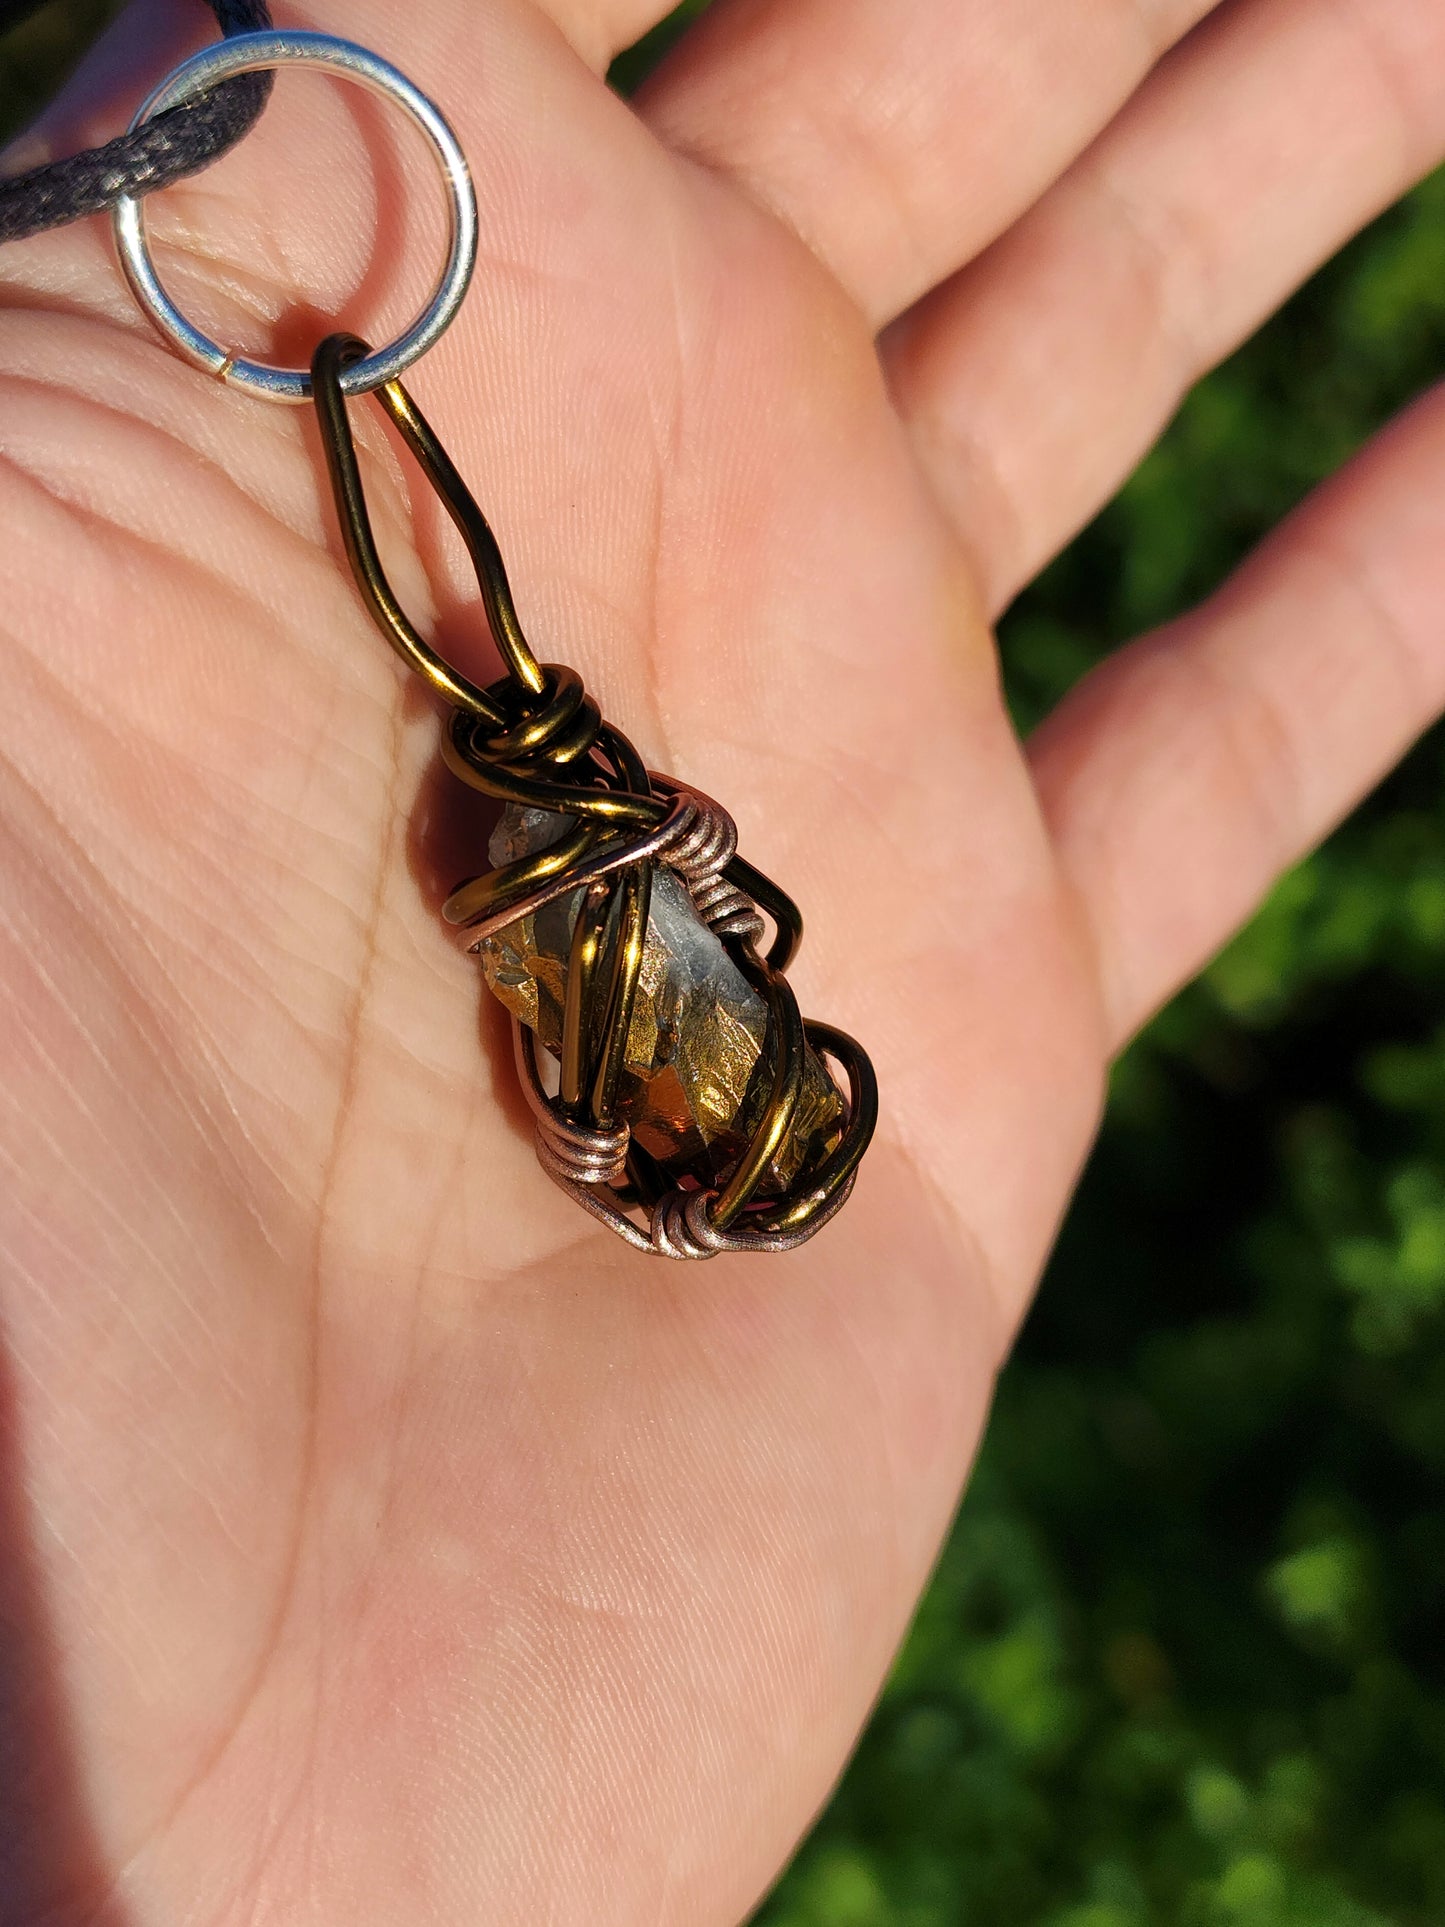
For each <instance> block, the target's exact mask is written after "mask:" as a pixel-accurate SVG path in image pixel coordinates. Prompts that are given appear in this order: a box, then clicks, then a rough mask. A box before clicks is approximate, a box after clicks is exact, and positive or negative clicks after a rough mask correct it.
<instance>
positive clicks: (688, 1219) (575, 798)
mask: <svg viewBox="0 0 1445 1927" xmlns="http://www.w3.org/2000/svg"><path fill="white" fill-rule="evenodd" d="M368 352H369V351H368V348H367V345H366V343H364V342H362V341H359V340H358V339H357V338H356V337H354V336H349V335H333V336H331V337H330V338H329V339H328V340H327V341H325V342H323V343H322V345H321V347H320V348H319V349H318V350H317V354H316V357H315V360H314V361H313V364H312V370H311V376H312V392H313V398H314V401H315V405H316V410H317V415H318V419H319V421H320V424H321V430H322V438H323V442H324V445H325V448H326V454H327V461H328V465H329V468H330V472H331V479H332V484H333V488H334V492H335V495H336V501H337V507H338V511H339V514H340V519H341V527H342V533H343V537H344V539H345V542H346V548H347V554H348V557H349V559H350V562H351V565H352V570H353V573H354V574H355V576H356V580H357V583H358V585H359V587H360V588H361V591H362V593H363V595H364V597H365V599H366V602H367V605H368V607H369V608H370V610H371V612H372V615H373V616H374V618H375V619H376V622H377V624H378V626H379V627H380V629H381V630H382V633H383V634H384V635H385V636H386V637H387V640H388V641H389V642H390V643H391V644H392V645H393V647H394V648H396V650H397V651H398V653H399V654H400V655H401V656H402V657H403V659H404V660H405V661H406V662H407V663H408V664H409V665H410V666H411V667H412V668H413V669H415V670H417V671H418V673H420V674H421V675H423V676H424V677H425V678H426V680H427V681H428V682H429V683H430V684H431V686H432V687H433V688H434V689H435V690H436V691H437V693H438V694H440V695H441V696H443V697H444V698H445V699H446V701H447V702H448V703H449V704H451V706H452V716H451V719H450V723H449V725H448V727H447V730H446V734H445V736H444V739H443V753H444V755H445V758H446V761H447V764H448V766H449V767H450V768H451V769H452V770H453V771H454V772H455V774H456V775H457V776H459V777H460V778H461V779H462V780H463V781H464V782H466V783H468V784H470V785H471V786H472V787H473V788H475V789H478V790H481V791H483V792H485V793H486V794H487V795H489V796H492V797H495V798H497V799H498V800H499V801H500V802H501V803H502V804H503V805H504V810H503V814H502V819H501V822H500V823H499V825H498V828H497V830H496V832H495V834H494V835H493V838H492V843H491V852H490V854H491V859H492V861H493V863H494V865H495V867H494V868H492V869H490V870H488V871H486V872H484V873H482V874H479V875H477V876H474V877H469V878H466V879H464V880H463V881H462V882H460V883H459V884H458V885H457V887H456V889H455V890H453V892H452V894H451V895H450V897H449V898H448V900H447V902H446V905H445V908H444V913H443V914H444V915H445V916H446V918H447V920H448V921H449V922H450V923H452V924H454V925H455V926H456V927H457V928H458V929H459V930H460V932H461V933H462V939H463V942H464V943H465V945H466V947H467V948H468V949H469V950H471V951H473V952H475V953H476V954H477V955H478V957H479V959H480V961H481V965H482V970H483V974H484V976H485V978H486V980H487V983H488V985H489V987H490V988H491V990H492V991H493V993H494V994H495V995H496V996H497V997H498V998H499V999H500V1000H501V1002H502V1003H503V1004H504V1005H505V1006H506V1007H507V1008H508V1010H509V1011H510V1012H511V1015H512V1027H513V1035H514V1042H515V1048H516V1056H517V1065H518V1071H519V1074H520V1076H521V1080H522V1085H523V1089H524V1090H525V1092H526V1094H527V1097H528V1100H529V1102H530V1104H531V1107H532V1110H533V1113H534V1115H535V1118H536V1145H537V1153H538V1156H539V1158H540V1160H541V1163H542V1165H543V1167H544V1168H545V1169H546V1170H547V1172H548V1173H549V1174H550V1175H551V1176H552V1177H553V1178H554V1179H555V1180H556V1182H557V1183H558V1184H559V1185H560V1186H561V1187H562V1189H563V1190H565V1191H566V1192H568V1194H569V1195H570V1196H571V1197H573V1198H574V1199H575V1200H576V1201H577V1202H578V1203H579V1204H580V1205H582V1207H583V1208H584V1209H585V1210H587V1211H589V1212H590V1213H591V1214H592V1215H593V1216H594V1217H595V1218H598V1219H599V1220H600V1221H601V1222H602V1223H604V1224H606V1225H607V1226H608V1227H609V1229H611V1230H612V1231H614V1232H616V1233H617V1234H618V1235H619V1236H620V1237H622V1238H624V1239H626V1240H627V1242H628V1243H629V1244H631V1245H633V1246H635V1247H637V1248H638V1249H639V1250H643V1251H649V1252H655V1253H658V1254H660V1255H662V1256H664V1257H669V1258H710V1257H712V1256H714V1255H715V1254H716V1253H718V1252H722V1251H786V1250H789V1249H791V1248H792V1247H793V1246H795V1245H798V1244H801V1243H803V1241H804V1240H805V1239H807V1238H809V1237H811V1236H812V1235H813V1233H814V1232H816V1231H818V1230H820V1229H821V1227H822V1226H823V1225H824V1224H826V1223H827V1222H828V1220H829V1219H830V1218H831V1217H832V1216H833V1215H834V1214H835V1213H836V1212H837V1211H838V1210H839V1209H840V1208H841V1206H842V1205H843V1204H844V1202H845V1201H846V1199H847V1197H848V1194H849V1192H850V1191H851V1189H852V1186H853V1180H854V1177H855V1175H856V1173H857V1169H858V1165H859V1162H860V1160H861V1159H862V1156H863V1153H864V1152H865V1151H866V1149H867V1148H868V1143H869V1140H870V1138H871V1137H872V1134H873V1129H874V1125H875V1123H876V1121H877V1111H878V1100H877V1088H876V1084H875V1080H874V1076H873V1070H872V1066H871V1065H870V1063H869V1061H868V1058H867V1056H866V1055H865V1053H864V1052H863V1050H862V1049H861V1048H860V1047H859V1045H857V1044H856V1043H855V1042H854V1041H853V1039H852V1038H851V1037H848V1036H847V1035H845V1033H844V1032H842V1031H840V1030H835V1029H834V1028H833V1027H832V1026H831V1025H828V1024H822V1023H817V1022H814V1021H811V1020H805V1019H804V1018H803V1017H802V1016H801V1014H800V1012H799V1009H798V1004H797V999H796V998H795V997H794V995H793V992H792V989H791V987H790V985H789V983H788V980H787V977H786V975H785V972H786V970H787V967H788V964H789V963H790V961H791V960H792V958H793V956H794V955H795V953H796V951H797V947H798V944H799V942H800V940H801V937H802V921H801V918H800V916H799V914H798V910H797V907H796V905H795V904H794V903H793V902H792V900H791V898H790V897H788V896H787V895H786V894H785V893H784V892H783V891H782V890H780V889H779V888H778V886H777V885H776V884H775V883H773V882H772V881H771V880H770V879H769V878H768V877H766V876H764V875H763V874H762V873H761V871H758V870H756V869H754V868H753V867H752V865H751V864H749V863H747V862H746V861H745V860H744V859H743V858H742V857H741V856H739V855H738V851H737V830H736V828H735V826H734V824H733V821H732V818H731V817H730V816H729V815H728V813H727V811H726V810H724V809H723V808H722V807H721V805H720V804H718V803H715V802H714V801H713V800H712V799H711V798H710V797H707V796H704V795H703V794H702V793H701V792H700V791H699V790H696V789H694V788H692V787H691V786H689V785H688V784H686V783H685V782H682V781H681V780H679V779H678V778H676V777H673V776H667V775H663V774H661V773H659V772H658V771H655V770H649V769H647V768H646V767H645V765H644V764H643V762H642V760H641V759H640V757H639V756H638V754H637V752H636V750H635V749H634V748H633V746H632V744H631V743H630V742H629V741H628V740H627V738H626V737H625V736H624V735H623V734H622V733H621V732H620V731H619V730H617V729H615V728H614V727H613V726H612V725H611V724H610V723H607V722H606V721H604V720H603V717H602V714H601V711H600V710H599V708H598V706H597V704H596V703H595V702H594V701H593V699H592V698H591V697H590V696H589V695H588V694H587V692H586V690H585V689H584V687H583V685H582V681H581V678H580V677H579V676H578V675H577V673H576V671H575V670H573V669H570V668H567V667H566V666H565V665H562V664H559V663H547V664H541V663H539V662H538V661H537V659H536V657H535V656H534V655H533V653H532V650H531V648H530V646H529V645H528V643H527V641H526V638H525V637H524V635H523V633H522V630H521V626H520V624H519V622H518V620H517V615H516V610H515V607H514V605H513V602H512V597H511V592H510V589H509V587H508V584H507V576H506V570H505V567H504V565H503V562H502V558H501V553H500V550H499V549H498V547H497V543H496V539H495V537H494V536H493V534H492V531H491V529H490V528H489V526H488V524H487V522H486V519H485V517H484V516H483V514H482V512H481V510H480V508H479V507H478V506H477V503H476V501H475V500H474V498H473V497H472V495H471V493H470V491H469V490H468V489H467V487H466V484H465V483H464V482H463V481H462V479H461V477H460V475H459V474H458V473H457V471H456V469H455V467H454V466H453V464H452V462H451V460H450V458H449V457H448V456H447V454H446V452H445V450H444V449H443V448H442V446H441V444H440V443H439V442H438V440H437V438H436V436H435V434H434V433H433V432H432V430H431V428H430V427H429V425H428V424H427V422H426V421H425V419H424V417H423V416H422V415H421V413H420V411H419V410H418V409H417V407H416V405H415V403H414V402H413V401H412V399H411V397H410V396H409V395H408V394H407V392H406V390H405V389H404V388H403V387H402V385H401V383H400V382H399V381H391V382H388V383H386V384H385V385H384V386H382V387H380V388H378V389H376V390H375V391H374V392H375V394H376V398H377V400H378V401H379V402H380V403H381V404H382V406H383V407H384V408H385V409H386V411H387V413H388V414H389V415H390V417H391V419H392V421H393V422H394V423H395V425H396V427H397V429H398V430H399V431H400V433H401V435H402V437H403V439H404V440H405V441H406V443H407V446H408V447H409V448H410V450H411V452H412V454H413V455H414V456H415V457H416V459H417V462H418V464H419V465H420V467H421V469H422V472H423V473H424V474H425V475H426V477H427V480H428V481H429V482H430V483H431V485H432V487H433V488H434V489H435V490H436V491H437V493H438V495H439V496H440V497H441V499H442V501H443V502H444V504H445V505H446V508H447V510H448V513H449V514H450V516H451V518H452V520H453V522H454V523H455V525H456V527H457V528H458V530H459V531H460V533H461V535H462V537H463V539H464V541H465V542H466V544H467V547H468V549H469V551H470V554H471V557H472V561H473V563H474V565H475V567H476V571H477V579H478V582H479V584H480V587H481V592H482V600H483V605H484V608H485V610H486V614H487V619H488V622H489V625H490V628H491V631H492V635H493V638H494V640H495V642H496V645H497V648H498V650H499V652H500V654H501V656H502V660H503V662H504V664H505V666H506V672H507V673H506V674H505V675H504V676H503V677H502V678H501V679H500V680H499V681H497V682H494V683H491V684H489V685H488V686H487V687H486V688H485V689H482V688H479V687H478V686H476V685H474V684H472V683H470V682H468V681H467V679H466V678H465V677H462V676H460V675H458V674H457V672H456V671H455V670H453V669H452V668H450V667H449V666H448V665H447V664H446V663H445V662H443V661H442V659H441V658H440V657H439V656H438V655H437V654H436V652H435V651H434V650H433V649H432V648H431V646H430V644H428V643H427V642H425V641H424V640H423V638H422V637H421V636H420V635H419V634H418V633H417V631H416V630H415V629H414V628H413V626H412V624H411V623H410V621H409V620H408V618H407V616H406V615H405V613H404V612H403V610H402V609H401V607H400V604H399V603H398V602H397V600H396V597H395V595H394V594H393V592H392V590H391V587H390V585H389V583H388V582H387V580H386V576H385V574H384V572H383V570H382V567H381V562H380V559H379V557H378V555H377V551H376V545H375V541H374V539H373V536H372V531H371V524H370V518H369V515H368V513H367V508H366V501H365V496H364V493H363V490H362V485H361V479H360V472H359V469H358V467H357V462H356V454H355V448H354V445H353V441H352V436H351V430H350V424H349V422H348V420H347V413H346V399H345V394H344V392H343V388H342V381H341V377H342V373H343V370H344V369H345V368H346V367H347V366H348V365H349V364H350V363H351V362H353V361H355V360H357V359H359V358H361V357H362V356H364V355H365V354H367V353H368ZM769 923H770V924H771V925H772V931H773V934H772V939H771V942H770V943H769V944H768V945H767V947H766V948H765V949H764V948H762V947H761V946H762V944H763V939H764V936H765V933H766V930H767V927H768V924H769ZM830 1066H837V1067H838V1069H839V1070H840V1071H841V1073H842V1079H841V1082H840V1081H839V1080H838V1079H837V1078H836V1077H835V1076H834V1075H833V1072H832V1071H831V1070H830V1068H829V1067H830Z"/></svg>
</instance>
